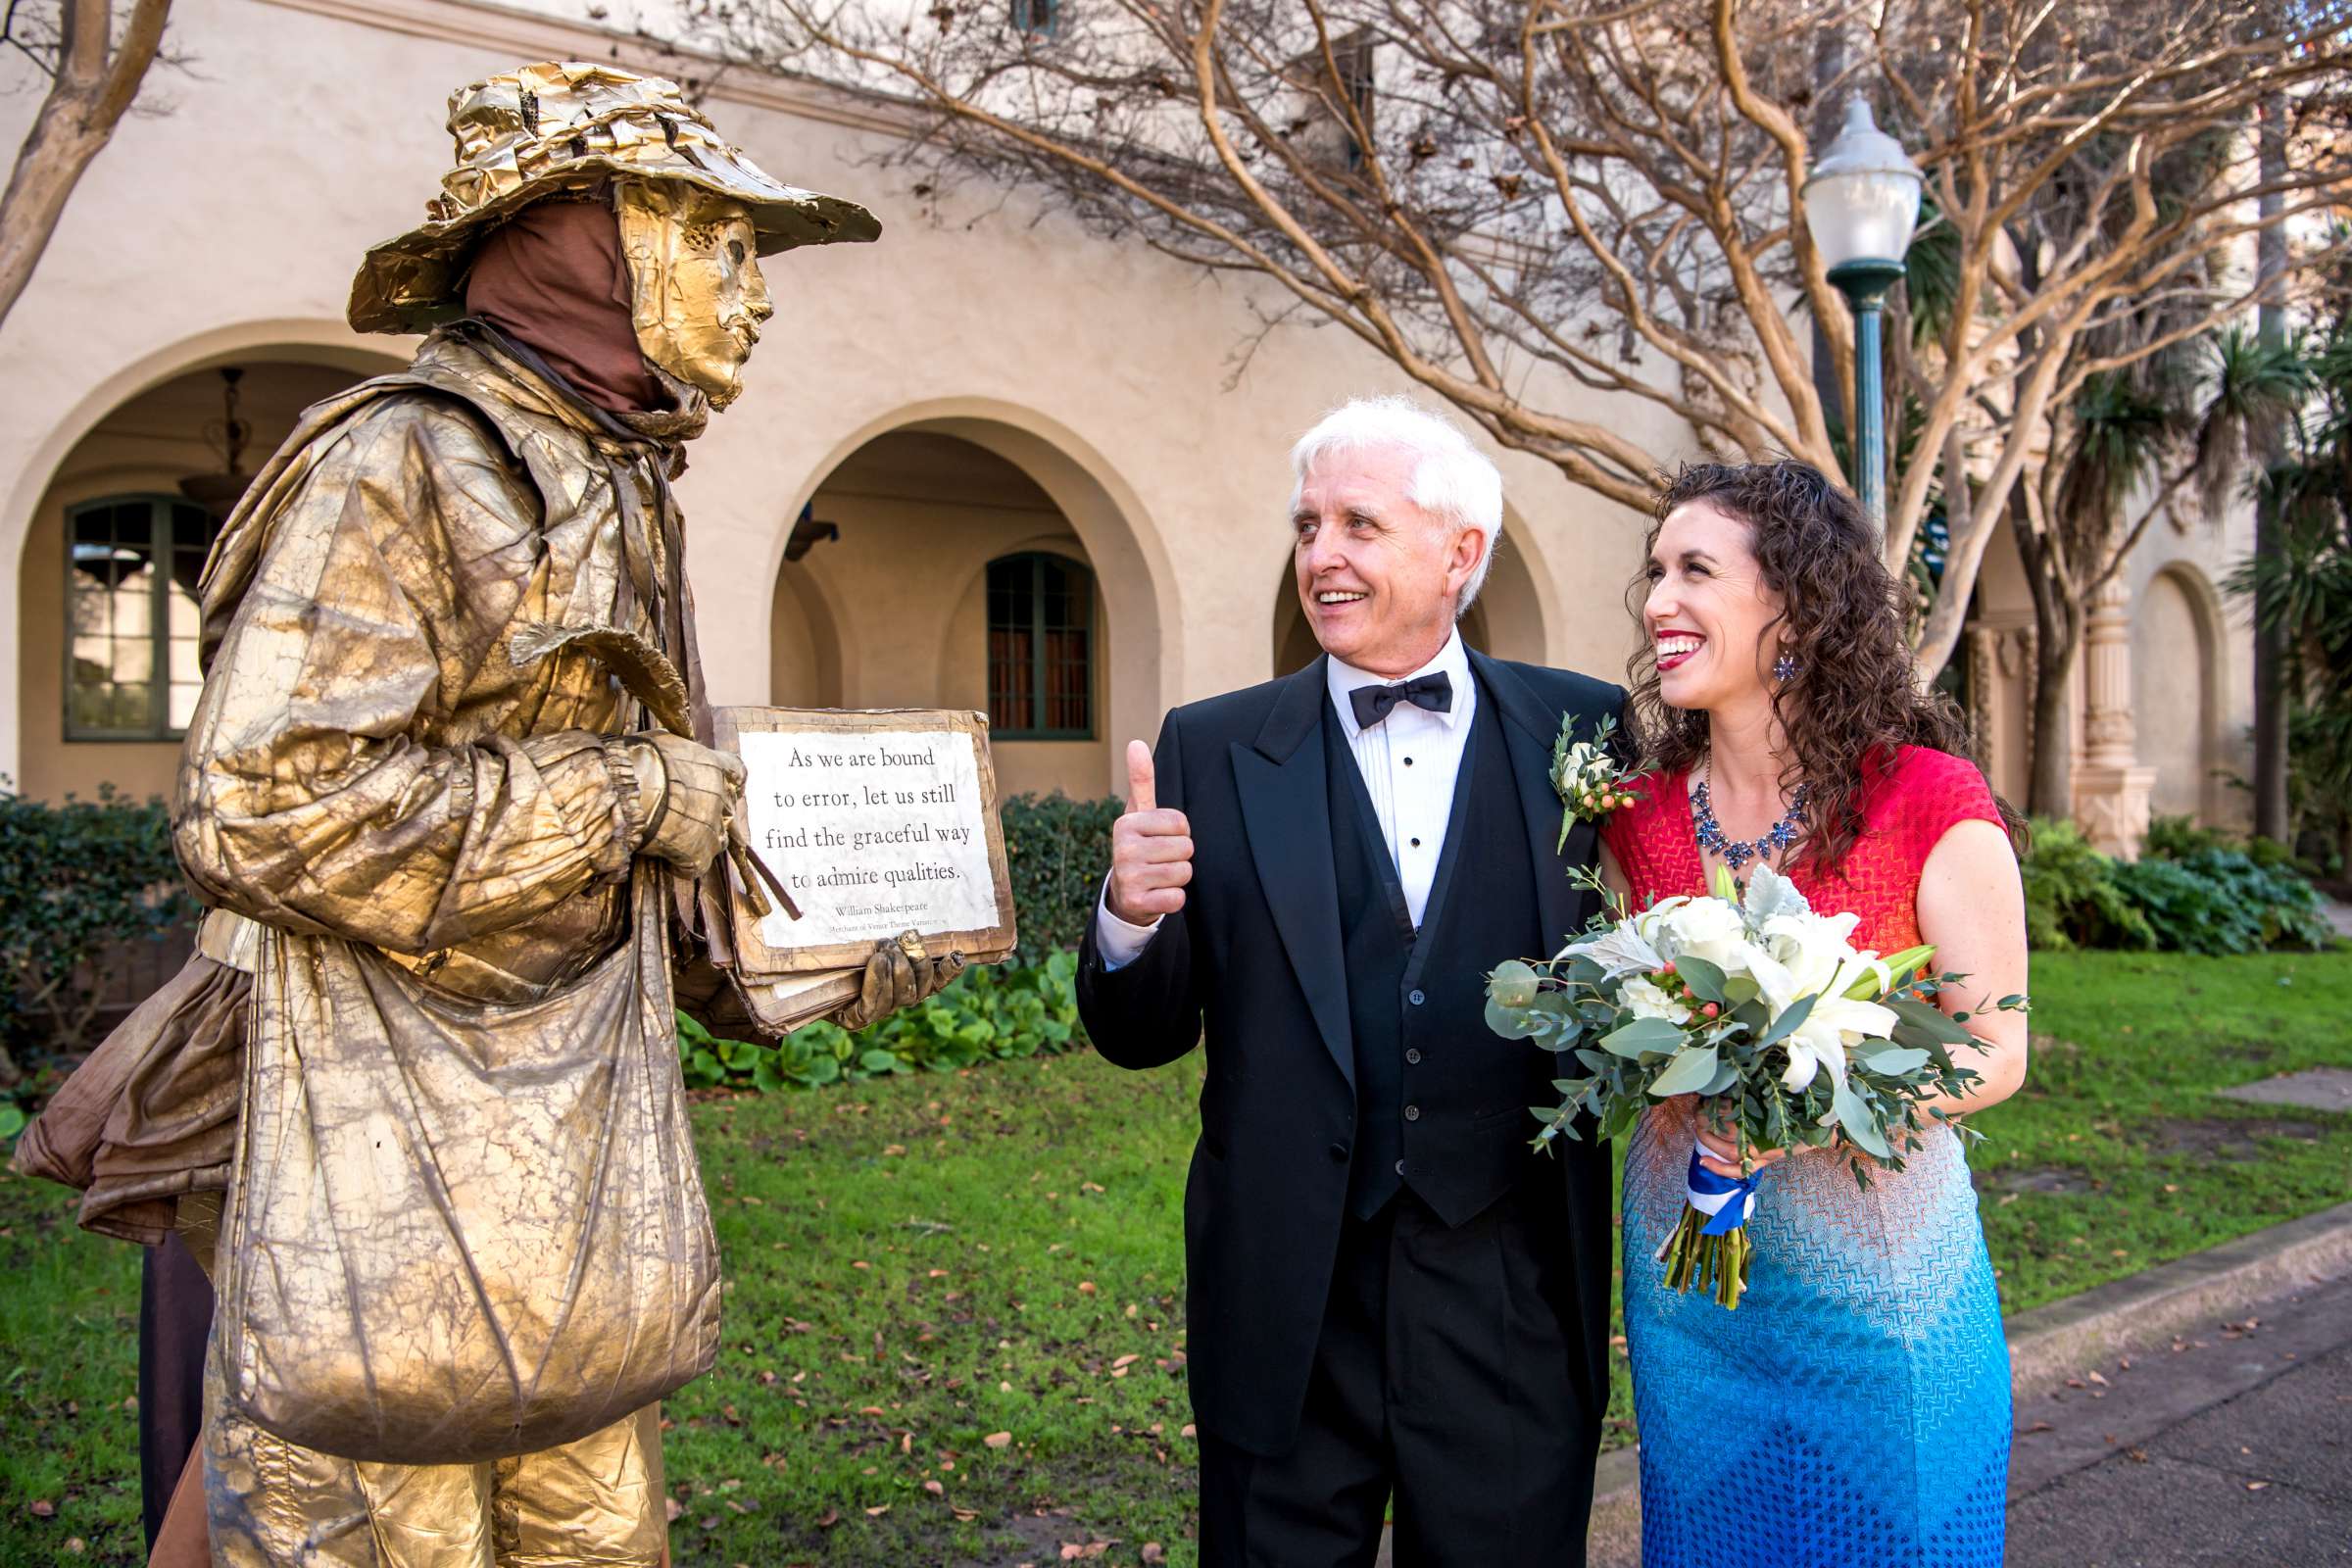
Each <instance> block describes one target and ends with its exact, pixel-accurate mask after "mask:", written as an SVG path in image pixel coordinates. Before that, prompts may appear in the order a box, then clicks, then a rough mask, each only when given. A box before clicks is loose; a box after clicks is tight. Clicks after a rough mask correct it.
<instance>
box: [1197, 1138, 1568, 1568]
mask: <svg viewBox="0 0 2352 1568" xmlns="http://www.w3.org/2000/svg"><path fill="white" fill-rule="evenodd" d="M1574 1266H1575V1265H1574V1262H1573V1259H1572V1256H1571V1254H1570V1251H1569V1248H1568V1233H1567V1210H1566V1202H1565V1198H1564V1194H1563V1191H1562V1184H1561V1183H1560V1181H1559V1177H1558V1173H1557V1172H1556V1171H1554V1170H1551V1169H1549V1168H1548V1166H1545V1167H1544V1168H1543V1169H1541V1170H1540V1171H1539V1172H1537V1173H1536V1175H1535V1177H1534V1179H1531V1180H1530V1181H1529V1182H1527V1183H1525V1184H1523V1186H1522V1187H1521V1188H1520V1189H1518V1190H1517V1191H1515V1192H1513V1193H1511V1194H1508V1195H1506V1196H1505V1197H1504V1198H1502V1199H1500V1200H1498V1201H1496V1202H1495V1203H1494V1204H1493V1205H1492V1206H1491V1207H1489V1208H1488V1209H1487V1210H1486V1211H1485V1212H1484V1213H1482V1214H1480V1215H1479V1216H1478V1217H1477V1218H1476V1219H1473V1220H1471V1221H1469V1222H1468V1223H1467V1224H1464V1225H1462V1226H1460V1227H1458V1228H1456V1229H1450V1230H1449V1229H1447V1228H1446V1224H1445V1223H1444V1222H1443V1221H1442V1220H1440V1219H1439V1218H1438V1217H1437V1215H1436V1214H1435V1213H1433V1212H1432V1211H1431V1210H1430V1208H1429V1206H1428V1205H1427V1204H1426V1203H1424V1202H1422V1201H1421V1200H1420V1199H1418V1198H1416V1197H1414V1196H1413V1195H1412V1194H1411V1193H1410V1192H1409V1191H1408V1192H1404V1193H1401V1194H1399V1195H1398V1196H1397V1198H1396V1199H1395V1200H1394V1201H1391V1202H1390V1203H1389V1205H1388V1206H1387V1207H1386V1208H1384V1209H1382V1210H1381V1211H1380V1213H1378V1214H1377V1215H1375V1216H1374V1217H1373V1218H1371V1219H1369V1220H1356V1219H1353V1218H1349V1219H1348V1220H1347V1221H1346V1222H1345V1227H1344V1229H1343V1230H1342V1233H1341V1238H1340V1253H1339V1262H1338V1266H1337V1267H1336V1269H1335V1270H1334V1271H1333V1276H1332V1287H1331V1299H1330V1302H1329V1304H1328V1305H1326V1307H1325V1308H1324V1314H1323V1331H1322V1339H1321V1341H1320V1343H1319V1344H1318V1345H1317V1346H1316V1348H1315V1364H1314V1368H1313V1371H1312V1374H1311V1376H1310V1377H1309V1380H1308V1384H1307V1394H1306V1410H1305V1415H1304V1418H1303V1420H1302V1422H1301V1425H1300V1428H1299V1439H1298V1442H1297V1443H1296V1444H1294V1445H1293V1446H1292V1447H1291V1449H1290V1451H1289V1452H1288V1453H1284V1454H1281V1455H1278V1456H1274V1457H1267V1456H1263V1455H1258V1454H1252V1453H1249V1452H1246V1451H1244V1450H1242V1449H1240V1448H1238V1447H1235V1446H1233V1445H1231V1444H1229V1443H1226V1442H1223V1441H1221V1440H1220V1439H1218V1438H1217V1436H1216V1435H1215V1434H1214V1433H1212V1432H1209V1431H1206V1430H1203V1431H1202V1432H1201V1564H1202V1568H1261V1565H1262V1568H1326V1565H1328V1568H1369V1565H1370V1564H1371V1562H1372V1560H1373V1557H1374V1555H1375V1554H1376V1553H1377V1551H1378V1550H1379V1545H1380V1531H1381V1524H1382V1521H1383V1519H1384V1517H1385V1516H1386V1515H1387V1513H1388V1512H1389V1508H1390V1503H1391V1499H1392V1498H1394V1501H1395V1512H1396V1559H1395V1560H1396V1564H1397V1568H1437V1565H1454V1564H1460V1565H1463V1568H1471V1565H1477V1568H1511V1565H1516V1564H1526V1565H1528V1568H1577V1565H1579V1564H1582V1563H1583V1562H1584V1560H1585V1524H1586V1517H1587V1515H1588V1514H1589V1513H1590V1511H1591V1509H1592V1505H1593V1459H1594V1458H1595V1457H1596V1456H1597V1454H1598V1452H1599V1447H1600V1415H1601V1412H1600V1411H1598V1410H1596V1409H1593V1408H1591V1407H1590V1405H1589V1404H1588V1403H1587V1401H1586V1399H1585V1398H1584V1397H1581V1396H1580V1395H1579V1394H1578V1392H1577V1384H1578V1380H1577V1378H1576V1377H1575V1375H1574V1373H1573V1372H1572V1371H1571V1361H1572V1358H1573V1357H1574V1356H1575V1355H1576V1354H1577V1353H1578V1352H1577V1349H1576V1347H1575V1345H1574V1343H1573V1342H1574V1337H1575V1336H1576V1334H1577V1333H1578V1332H1579V1328H1578V1312H1577V1307H1576V1298H1575V1292H1574V1289H1573V1286H1574V1281H1573V1279H1572V1277H1571V1271H1572V1270H1573V1268H1574Z"/></svg>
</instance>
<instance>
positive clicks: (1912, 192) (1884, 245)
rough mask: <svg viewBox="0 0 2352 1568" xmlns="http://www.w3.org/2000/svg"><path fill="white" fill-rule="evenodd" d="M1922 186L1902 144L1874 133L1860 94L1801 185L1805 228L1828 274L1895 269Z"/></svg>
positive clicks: (1916, 215)
mask: <svg viewBox="0 0 2352 1568" xmlns="http://www.w3.org/2000/svg"><path fill="white" fill-rule="evenodd" d="M1924 183H1925V182H1924V181H1923V180H1922V178H1921V176H1920V172H1919V167H1918V166H1917V165H1916V164H1914V163H1912V162H1911V155H1910V154H1908V153H1906V152H1904V151H1903V148H1902V144H1901V143H1899V142H1897V141H1896V140H1895V139H1894V138H1893V137H1892V136H1889V135H1887V133H1886V132H1885V131H1883V130H1881V129H1879V127H1878V124H1877V123H1875V122H1874V121H1873V120H1872V119H1871V118H1870V105H1869V103H1868V102H1867V101H1865V100H1864V99H1863V98H1862V97H1861V95H1860V94H1856V95H1855V96H1854V98H1853V99H1852V100H1851V101H1849V102H1848V103H1847V104H1846V106H1845V124H1844V127H1843V128H1842V129H1840V130H1839V131H1838V139H1837V140H1835V141H1833V142H1831V143H1830V146H1829V150H1828V151H1827V152H1825V153H1824V154H1822V158H1821V162H1820V163H1818V164H1815V165H1814V166H1813V172H1812V174H1811V175H1810V176H1808V177H1807V178H1806V180H1805V187H1804V203H1805V227H1806V228H1807V229H1808V230H1810V231H1811V233H1812V235H1813V245H1814V248H1815V249H1817V250H1819V251H1820V252H1821V259H1822V261H1823V262H1824V263H1826V264H1827V265H1828V266H1829V267H1830V268H1832V269H1833V270H1834V269H1837V268H1839V267H1843V266H1846V265H1847V264H1849V263H1854V262H1878V263H1882V264H1886V265H1889V266H1892V267H1893V268H1895V269H1897V270H1899V269H1900V268H1901V266H1902V262H1903V253H1904V252H1906V251H1908V250H1909V249H1910V248H1911V230H1912V227H1913V225H1915V224H1916V223H1917V222H1918V221H1919V197H1920V189H1921V186H1922V185H1923V184H1924Z"/></svg>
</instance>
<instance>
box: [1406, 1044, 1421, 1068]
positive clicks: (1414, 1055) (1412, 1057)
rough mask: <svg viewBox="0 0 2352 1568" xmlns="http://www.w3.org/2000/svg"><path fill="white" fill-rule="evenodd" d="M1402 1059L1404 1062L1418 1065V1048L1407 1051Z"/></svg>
mask: <svg viewBox="0 0 2352 1568" xmlns="http://www.w3.org/2000/svg"><path fill="white" fill-rule="evenodd" d="M1404 1059H1405V1060H1406V1061H1408V1062H1412V1063H1415V1064H1418V1063H1419V1062H1420V1060H1421V1053H1420V1050H1419V1049H1418V1048H1415V1049H1414V1050H1411V1051H1407V1052H1406V1053H1405V1054H1404Z"/></svg>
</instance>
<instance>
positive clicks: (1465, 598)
mask: <svg viewBox="0 0 2352 1568" xmlns="http://www.w3.org/2000/svg"><path fill="white" fill-rule="evenodd" d="M1381 447H1395V448H1398V449H1400V450H1402V451H1404V452H1406V453H1408V454H1410V455H1411V457H1412V458H1413V460H1414V462H1413V478H1412V484H1411V486H1410V488H1409V489H1408V490H1407V491H1406V495H1407V498H1408V499H1409V500H1411V502H1412V503H1413V505H1414V506H1416V507H1419V508H1420V509H1421V510H1422V511H1424V512H1426V513H1428V514H1429V515H1431V516H1433V517H1437V518H1439V519H1440V520H1442V521H1445V522H1448V523H1451V524H1452V525H1453V531H1454V533H1455V534H1456V535H1459V534H1461V533H1463V532H1465V531H1466V530H1468V529H1472V528H1475V529H1477V530H1478V532H1479V536H1480V538H1481V539H1482V540H1483V541H1484V544H1483V546H1482V548H1481V549H1480V551H1479V555H1478V564H1477V565H1475V566H1473V567H1471V568H1470V580H1469V581H1468V582H1466V583H1464V584H1463V585H1462V597H1461V598H1460V600H1458V601H1457V602H1456V603H1455V605H1454V607H1453V613H1455V614H1456V615H1459V614H1461V613H1462V612H1464V611H1466V610H1468V609H1469V608H1470V604H1471V601H1472V600H1475V599H1476V598H1477V597H1478V591H1479V590H1480V589H1481V588H1483V587H1485V586H1486V584H1487V570H1488V568H1489V567H1491V566H1493V565H1494V564H1495V544H1496V542H1497V541H1498V540H1500V538H1501V537H1502V473H1501V470H1499V469H1497V468H1496V467H1495V465H1494V464H1493V463H1491V462H1489V461H1488V460H1487V456H1486V454H1485V453H1483V452H1481V451H1479V450H1478V448H1476V447H1474V446H1472V445H1471V444H1470V438H1469V437H1468V436H1466V435H1464V434H1462V432H1461V431H1460V430H1459V429H1458V428H1456V427H1455V426H1454V424H1453V422H1452V421H1451V420H1448V419H1446V418H1443V417H1439V416H1438V415H1435V414H1432V413H1431V412H1430V411H1429V410H1427V409H1425V408H1423V407H1421V405H1420V404H1418V403H1415V402H1414V401H1413V400H1412V399H1410V398H1403V397H1397V396H1394V395H1391V396H1388V397H1377V398H1350V399H1349V400H1348V401H1347V402H1346V403H1343V404H1341V405H1340V406H1339V407H1338V408H1336V409H1334V410H1332V411H1331V412H1330V413H1329V414H1326V415H1325V416H1323V417H1322V418H1321V419H1319V420H1317V421H1316V423H1315V427H1314V428H1313V429H1311V430H1309V431H1307V432H1306V434H1304V435H1302V436H1300V437H1299V442H1298V445H1296V446H1294V447H1292V448H1291V473H1292V475H1293V480H1292V484H1291V510H1292V512H1293V513H1296V512H1297V511H1298V510H1299V492H1300V491H1301V490H1303V489H1304V488H1305V486H1306V478H1307V475H1308V474H1310V473H1312V472H1313V471H1314V468H1315V465H1316V464H1318V463H1321V462H1322V461H1323V460H1324V459H1325V458H1329V457H1336V456H1339V455H1341V454H1343V453H1349V452H1364V451H1370V450H1372V449H1375V448H1381Z"/></svg>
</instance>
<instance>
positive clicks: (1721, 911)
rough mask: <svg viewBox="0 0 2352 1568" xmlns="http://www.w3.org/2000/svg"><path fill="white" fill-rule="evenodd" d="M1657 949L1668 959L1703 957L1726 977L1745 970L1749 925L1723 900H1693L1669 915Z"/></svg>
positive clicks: (1736, 910)
mask: <svg viewBox="0 0 2352 1568" xmlns="http://www.w3.org/2000/svg"><path fill="white" fill-rule="evenodd" d="M1663 937H1664V940H1662V941H1660V942H1658V943H1657V947H1658V950H1659V951H1660V952H1661V953H1663V954H1665V955H1666V956H1667V957H1669V958H1674V959H1678V960H1679V959H1682V958H1685V957H1691V958H1703V959H1705V960H1706V961H1707V962H1709V963H1711V964H1713V965H1715V966H1716V967H1717V968H1719V969H1721V970H1723V971H1724V972H1725V973H1727V974H1731V973H1737V972H1739V971H1740V970H1741V969H1744V968H1745V967H1746V955H1747V952H1748V941H1747V925H1746V923H1745V922H1744V921H1742V920H1741V919H1740V911H1739V910H1738V909H1736V908H1734V907H1732V906H1730V905H1728V904H1725V903H1724V902H1723V901H1722V900H1720V899H1692V900H1691V902H1690V903H1688V904H1685V905H1684V906H1683V907H1681V908H1679V909H1676V910H1675V911H1674V912H1673V913H1671V914H1669V915H1668V916H1666V921H1665V929H1664V932H1663Z"/></svg>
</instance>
